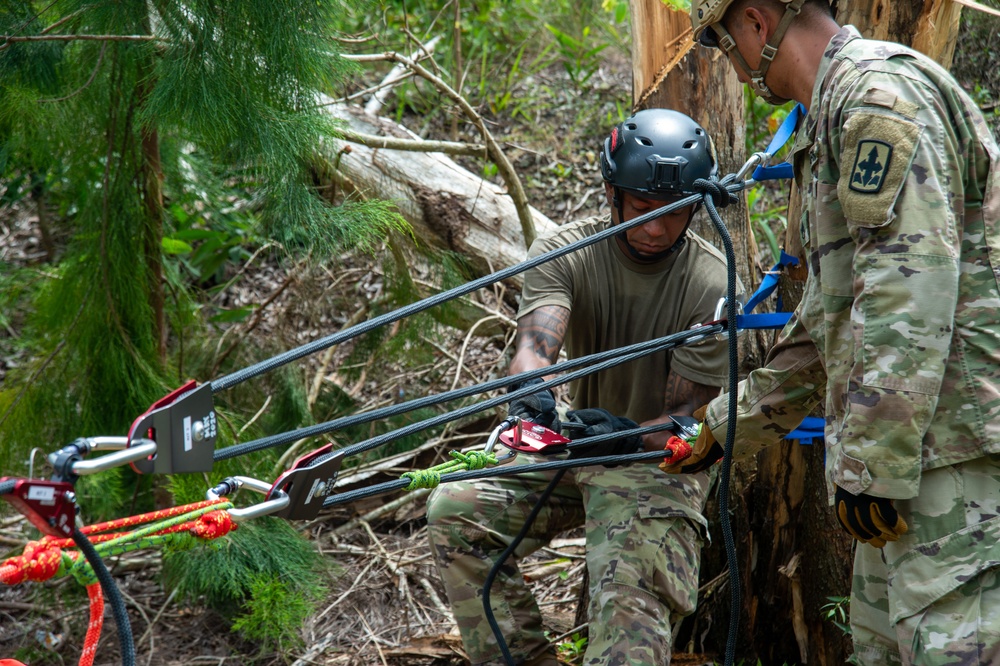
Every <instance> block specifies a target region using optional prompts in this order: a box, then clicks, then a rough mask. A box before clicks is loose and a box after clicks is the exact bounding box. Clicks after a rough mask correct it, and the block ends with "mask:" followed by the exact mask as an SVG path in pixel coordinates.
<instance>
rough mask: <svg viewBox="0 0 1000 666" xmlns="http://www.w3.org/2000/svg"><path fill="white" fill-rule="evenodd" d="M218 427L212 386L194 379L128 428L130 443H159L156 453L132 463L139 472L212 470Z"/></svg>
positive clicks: (133, 467)
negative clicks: (198, 382)
mask: <svg viewBox="0 0 1000 666" xmlns="http://www.w3.org/2000/svg"><path fill="white" fill-rule="evenodd" d="M216 433H217V428H216V419H215V405H214V402H213V400H212V385H211V384H202V385H201V386H197V382H195V381H194V380H192V381H189V382H188V383H186V384H184V386H181V387H180V388H179V389H177V390H175V391H173V392H171V393H170V394H168V395H166V396H164V397H163V398H161V399H160V400H158V401H156V402H155V403H153V405H152V406H151V407H150V408H149V410H148V411H146V413H145V414H143V415H141V416H140V417H139V418H137V419H136V420H135V422H134V423H133V424H132V428H131V429H130V430H129V434H128V438H129V444H130V445H131V443H132V441H134V440H137V439H141V438H146V439H151V440H153V441H155V442H156V455H153V456H150V457H149V458H146V459H144V460H138V461H136V462H133V463H132V469H134V470H135V471H136V472H139V473H140V474H179V473H184V472H209V471H211V470H212V464H213V460H212V455H213V453H214V452H215V438H216Z"/></svg>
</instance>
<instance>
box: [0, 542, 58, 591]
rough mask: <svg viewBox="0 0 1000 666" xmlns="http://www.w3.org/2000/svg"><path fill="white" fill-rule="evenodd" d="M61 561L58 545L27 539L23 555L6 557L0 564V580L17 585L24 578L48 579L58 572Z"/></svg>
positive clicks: (24, 579)
mask: <svg viewBox="0 0 1000 666" xmlns="http://www.w3.org/2000/svg"><path fill="white" fill-rule="evenodd" d="M70 543H72V541H70ZM61 563H62V550H61V549H60V548H59V547H58V546H52V545H51V544H47V543H45V542H44V540H43V541H29V542H28V545H27V546H25V547H24V554H23V555H17V556H15V557H11V558H8V559H7V560H5V561H4V562H3V564H2V565H0V582H3V583H6V584H7V585H17V584H18V583H23V582H24V581H26V580H34V581H43V580H48V579H50V578H52V577H53V576H55V575H56V573H58V571H59V565H60V564H61Z"/></svg>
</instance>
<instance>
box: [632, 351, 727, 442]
mask: <svg viewBox="0 0 1000 666" xmlns="http://www.w3.org/2000/svg"><path fill="white" fill-rule="evenodd" d="M719 391H720V389H719V387H718V386H706V385H705V384H698V383H697V382H693V381H691V380H690V379H685V378H684V377H681V376H680V375H678V374H677V373H676V372H674V371H673V370H671V371H670V372H669V373H668V374H667V383H666V386H665V387H664V391H663V414H661V415H660V416H659V417H658V418H655V419H652V420H651V421H645V422H643V423H642V424H641V425H644V426H651V425H657V424H659V423H664V422H666V421H667V420H669V417H670V415H671V414H673V415H674V416H691V414H692V413H693V412H694V410H696V409H698V408H699V407H701V406H702V405H707V404H708V403H709V401H710V400H711V399H712V398H714V397H716V396H717V395H719ZM670 434H671V433H669V432H667V431H665V430H661V431H660V432H651V433H649V434H648V435H643V437H642V446H643V448H644V449H645V450H647V451H662V450H663V447H664V446H665V445H666V443H667V439H668V438H669V437H670Z"/></svg>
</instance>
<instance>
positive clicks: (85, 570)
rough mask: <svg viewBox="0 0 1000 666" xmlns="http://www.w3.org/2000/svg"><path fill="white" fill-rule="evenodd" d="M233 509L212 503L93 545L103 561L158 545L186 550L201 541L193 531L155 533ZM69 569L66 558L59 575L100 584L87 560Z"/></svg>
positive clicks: (227, 504) (230, 504)
mask: <svg viewBox="0 0 1000 666" xmlns="http://www.w3.org/2000/svg"><path fill="white" fill-rule="evenodd" d="M231 508H233V505H232V503H231V502H222V503H219V504H213V505H212V506H206V507H202V508H200V509H196V510H194V511H189V512H188V513H183V514H181V515H179V516H174V517H173V518H167V519H166V520H161V521H160V522H157V523H150V524H149V525H147V526H146V527H143V528H141V529H138V530H135V531H134V532H128V533H127V534H123V535H121V536H120V537H117V538H115V539H111V540H109V541H105V542H103V543H98V544H94V549H95V550H97V554H98V555H100V556H101V559H107V558H109V557H117V556H119V555H124V554H125V553H130V552H133V551H136V550H141V549H144V548H158V547H159V546H162V545H165V544H171V545H172V546H173V547H174V548H177V549H178V550H184V549H185V548H189V547H191V546H193V545H194V544H195V542H196V541H198V539H197V538H196V537H195V536H194V535H193V534H191V533H190V532H175V533H173V534H155V532H159V531H160V530H165V529H168V528H170V527H173V526H175V525H180V524H182V523H186V522H189V521H191V520H197V519H198V518H200V517H202V516H203V515H205V514H206V513H211V512H212V511H222V510H227V509H231ZM182 542H183V543H182ZM66 566H67V563H66V558H64V559H63V561H62V562H61V563H60V566H59V574H64V573H68V574H70V575H72V576H73V578H75V579H76V580H77V582H79V583H80V584H81V585H83V586H87V585H90V584H93V583H96V582H97V575H96V574H95V573H94V569H93V567H91V566H90V563H89V562H87V560H86V558H84V557H81V558H78V559H77V560H76V561H75V562H72V563H71V566H69V568H68V570H66ZM59 574H57V575H59Z"/></svg>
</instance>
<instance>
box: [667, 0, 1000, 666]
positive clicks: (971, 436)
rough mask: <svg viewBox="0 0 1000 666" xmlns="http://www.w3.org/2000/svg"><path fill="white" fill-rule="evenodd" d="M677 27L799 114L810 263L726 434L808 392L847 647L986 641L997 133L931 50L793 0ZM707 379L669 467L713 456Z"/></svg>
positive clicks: (931, 646)
mask: <svg viewBox="0 0 1000 666" xmlns="http://www.w3.org/2000/svg"><path fill="white" fill-rule="evenodd" d="M691 11H692V22H693V25H694V29H695V35H696V37H697V39H698V40H699V41H700V42H701V43H702V44H703V45H706V46H718V47H719V48H721V49H723V50H724V51H725V52H726V53H727V55H728V57H729V58H730V61H731V62H732V63H733V66H734V68H735V69H736V72H737V74H738V75H739V77H740V78H741V80H743V81H746V82H748V83H750V84H751V85H752V86H753V87H754V89H755V90H757V91H758V92H760V93H761V94H763V95H764V96H765V97H767V98H768V99H794V100H796V101H798V102H800V103H802V104H803V105H804V106H805V107H806V109H807V111H808V114H807V115H806V116H805V118H804V119H803V120H802V121H800V126H799V129H798V135H797V137H796V141H795V144H794V146H793V148H792V155H791V161H792V162H793V165H794V169H795V179H796V182H797V184H798V185H799V187H800V190H801V192H802V199H803V214H802V219H801V223H800V229H799V233H800V234H801V237H802V241H803V245H804V248H805V254H806V257H807V259H808V263H809V277H808V280H807V281H806V285H805V293H804V295H803V298H802V302H801V304H800V305H799V307H798V309H797V310H796V312H795V315H794V316H793V317H792V319H791V321H790V322H789V324H788V325H787V326H786V327H785V329H784V330H783V331H782V334H781V335H780V336H779V339H778V342H777V343H776V345H775V347H774V349H772V351H771V353H770V355H769V359H768V362H767V365H766V366H765V367H764V368H761V369H759V370H756V371H754V372H752V373H750V375H749V377H747V379H746V380H745V381H744V382H742V383H741V384H740V389H739V398H738V399H739V412H738V414H739V417H738V422H737V434H736V439H735V447H736V450H735V455H736V456H746V455H750V454H752V453H754V452H756V451H757V450H759V449H760V448H762V447H763V446H766V445H768V444H772V443H775V442H776V441H778V438H780V437H781V436H782V435H784V434H786V433H787V432H789V431H790V430H791V429H792V428H794V427H795V425H796V424H798V423H799V422H800V421H801V419H802V418H803V417H804V416H806V415H808V414H809V412H810V410H812V408H813V407H814V406H815V405H816V404H818V403H820V402H821V401H822V402H823V403H824V404H825V411H826V445H827V455H826V463H827V465H826V467H827V469H826V472H827V487H828V490H829V496H830V503H831V505H833V506H834V507H835V511H836V513H837V517H838V519H839V520H840V522H841V524H842V525H843V526H844V528H845V529H846V530H847V531H848V532H849V533H850V534H851V535H852V536H853V537H854V538H856V539H857V540H858V541H860V542H862V543H861V544H860V545H858V547H857V549H856V554H855V560H854V572H855V575H854V577H853V588H852V596H851V627H852V629H853V633H852V639H853V642H854V651H855V653H854V660H855V662H856V663H859V664H880V665H881V664H926V665H936V664H945V663H947V664H986V663H990V664H997V663H1000V398H998V396H1000V279H998V275H1000V269H998V259H997V257H998V252H1000V148H998V146H997V142H996V140H995V139H994V137H993V136H992V134H991V133H990V131H989V128H988V126H987V124H986V121H985V119H984V118H983V115H982V113H981V112H980V111H979V109H978V107H977V106H976V104H975V103H974V102H973V101H972V100H971V99H970V98H969V96H968V95H967V94H966V93H965V92H964V91H963V90H962V89H961V87H960V86H959V85H958V84H957V83H956V82H955V80H954V79H953V78H952V77H951V75H950V74H949V73H948V72H946V71H945V70H944V69H942V68H941V67H940V66H938V65H937V64H936V63H934V62H933V61H931V60H930V59H928V58H927V57H925V56H924V55H922V54H920V53H917V52H915V51H913V50H911V49H909V48H907V47H905V46H901V45H899V44H892V43H888V42H878V41H872V40H867V39H863V38H862V37H861V36H860V34H859V33H858V31H857V30H856V29H855V28H854V27H852V26H845V27H841V26H839V25H838V24H837V23H836V22H835V20H834V19H833V18H832V17H831V15H830V13H829V8H828V7H825V6H824V3H822V2H817V1H816V0H812V1H810V2H806V3H804V4H802V5H801V6H799V5H798V4H797V2H796V0H792V1H791V2H785V1H784V0H695V1H694V2H693V3H692V10H691ZM727 400H728V398H727V397H722V398H719V399H716V400H713V401H712V402H711V404H710V405H709V407H708V411H707V416H706V421H705V423H706V425H707V426H709V427H705V428H703V429H702V433H703V436H702V438H701V439H700V440H699V442H698V443H697V444H696V446H695V452H694V454H693V455H692V457H691V458H689V459H687V460H686V461H675V460H671V461H668V462H667V463H666V464H665V465H664V468H665V469H668V470H669V471H680V472H685V471H699V470H703V469H705V468H706V467H707V466H708V465H709V464H711V463H712V462H713V461H714V460H717V459H718V458H719V455H720V454H719V452H720V450H721V449H720V448H719V445H718V443H717V442H715V439H716V437H718V436H723V435H724V433H725V431H726V419H727V409H726V405H727Z"/></svg>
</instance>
